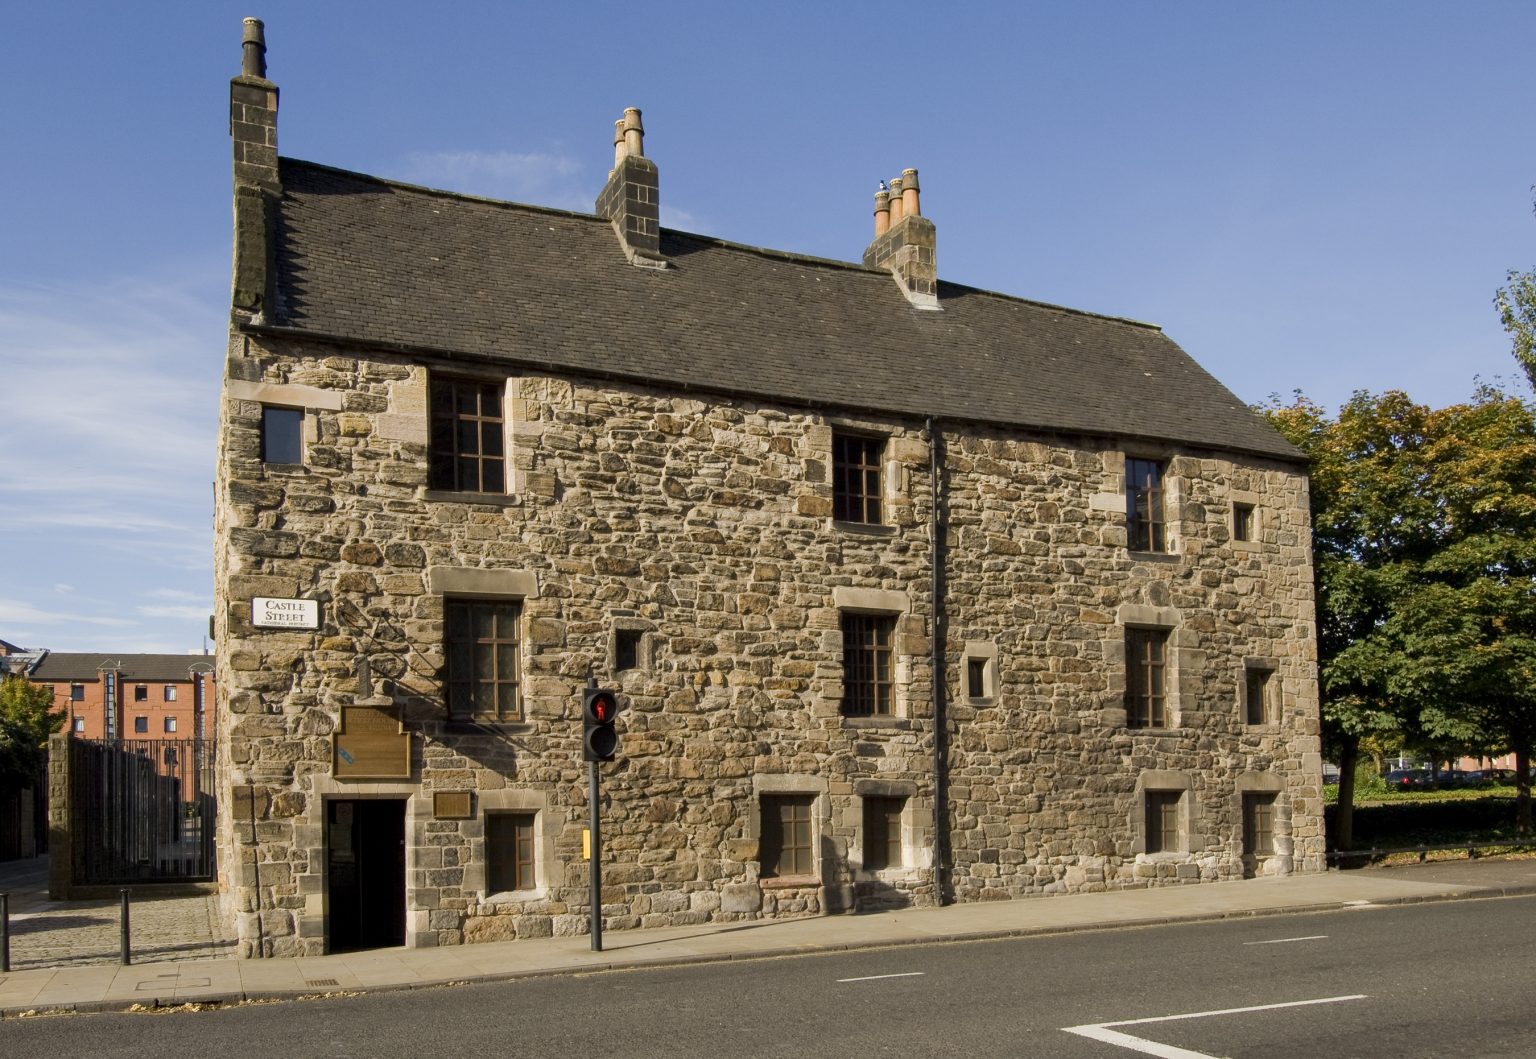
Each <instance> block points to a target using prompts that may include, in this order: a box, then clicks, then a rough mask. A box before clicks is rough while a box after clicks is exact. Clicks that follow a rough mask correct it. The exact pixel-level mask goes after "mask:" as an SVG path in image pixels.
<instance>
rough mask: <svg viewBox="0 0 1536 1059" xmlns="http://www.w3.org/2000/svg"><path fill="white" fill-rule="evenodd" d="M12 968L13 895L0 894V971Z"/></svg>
mask: <svg viewBox="0 0 1536 1059" xmlns="http://www.w3.org/2000/svg"><path fill="white" fill-rule="evenodd" d="M10 969H11V895H10V894H0V971H9V970H10Z"/></svg>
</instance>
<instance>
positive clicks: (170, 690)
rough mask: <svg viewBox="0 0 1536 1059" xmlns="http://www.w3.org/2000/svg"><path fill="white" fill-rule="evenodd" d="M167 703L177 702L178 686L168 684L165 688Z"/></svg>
mask: <svg viewBox="0 0 1536 1059" xmlns="http://www.w3.org/2000/svg"><path fill="white" fill-rule="evenodd" d="M165 701H166V702H175V701H176V685H175V684H167V685H166V686H165Z"/></svg>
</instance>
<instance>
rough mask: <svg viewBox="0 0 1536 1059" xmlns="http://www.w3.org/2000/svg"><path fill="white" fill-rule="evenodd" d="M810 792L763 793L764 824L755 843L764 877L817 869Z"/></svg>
mask: <svg viewBox="0 0 1536 1059" xmlns="http://www.w3.org/2000/svg"><path fill="white" fill-rule="evenodd" d="M814 802H815V797H814V795H810V794H782V795H765V796H764V797H763V805H762V813H763V828H762V835H761V839H760V841H759V843H758V853H757V857H758V864H759V865H760V866H761V868H762V875H763V878H765V879H769V878H773V877H774V876H776V875H810V874H811V873H812V872H814V871H815V870H816V861H815V856H814V853H815V850H814V849H813V848H812V838H813V835H812V831H813V828H812V827H811V806H812V804H813V803H814Z"/></svg>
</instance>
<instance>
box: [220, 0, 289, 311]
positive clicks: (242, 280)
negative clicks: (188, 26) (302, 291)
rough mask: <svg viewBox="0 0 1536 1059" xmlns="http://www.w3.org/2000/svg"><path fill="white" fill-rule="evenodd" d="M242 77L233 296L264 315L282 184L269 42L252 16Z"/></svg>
mask: <svg viewBox="0 0 1536 1059" xmlns="http://www.w3.org/2000/svg"><path fill="white" fill-rule="evenodd" d="M241 49H242V51H243V55H242V58H241V63H240V75H239V76H238V77H234V78H231V79H230V82H229V135H230V139H231V140H233V141H234V150H235V263H234V284H233V287H234V289H233V294H232V296H231V300H232V302H233V304H234V307H235V308H236V309H239V310H242V311H244V312H248V313H253V314H260V313H261V312H262V311H263V310H264V309H265V308H266V304H267V292H268V289H269V286H270V281H271V275H272V268H271V261H272V239H271V232H272V217H273V214H274V212H275V209H276V205H277V200H278V198H279V197H280V196H281V195H282V192H283V186H282V182H281V180H280V179H279V177H278V171H277V86H276V85H275V84H273V83H272V82H271V81H268V80H267V40H266V33H265V30H264V28H263V27H262V24H261V20H260V19H256V18H248V19H246V20H245V23H244V31H243V33H242V35H241Z"/></svg>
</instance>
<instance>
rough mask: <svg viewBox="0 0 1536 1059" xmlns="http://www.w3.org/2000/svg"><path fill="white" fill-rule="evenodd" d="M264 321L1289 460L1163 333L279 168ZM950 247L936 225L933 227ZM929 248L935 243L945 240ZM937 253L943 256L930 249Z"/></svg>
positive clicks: (381, 183)
mask: <svg viewBox="0 0 1536 1059" xmlns="http://www.w3.org/2000/svg"><path fill="white" fill-rule="evenodd" d="M281 178H282V184H283V198H282V203H281V207H280V209H279V217H278V221H277V224H276V226H275V228H276V231H275V240H276V250H275V260H276V281H275V287H276V296H275V299H274V311H273V312H272V313H270V314H269V315H268V317H267V319H265V320H264V321H263V324H264V325H266V326H270V327H276V328H281V329H284V330H289V329H291V330H293V331H297V332H301V333H303V334H305V335H308V336H312V337H316V338H326V337H328V338H340V339H345V340H351V341H358V342H362V343H365V344H369V345H376V346H379V347H381V348H385V349H397V350H403V351H409V352H416V353H422V352H436V353H442V354H447V355H453V354H461V355H463V354H467V355H472V356H476V357H489V358H492V359H495V360H502V361H505V362H507V363H508V364H509V366H523V367H525V368H529V369H535V370H553V371H559V372H563V373H572V372H574V373H579V374H590V375H596V376H609V377H615V378H624V379H632V380H636V381H642V382H646V383H654V384H659V385H663V386H666V385H671V386H676V387H679V388H692V389H704V390H712V391H725V392H731V393H737V394H747V395H752V396H756V397H759V398H764V399H769V400H773V399H779V400H783V401H787V402H790V403H794V404H809V405H813V406H822V407H834V408H846V409H852V410H864V411H878V412H890V413H898V414H901V415H907V416H916V417H924V416H929V415H932V416H935V417H938V418H942V419H952V420H962V421H973V422H981V423H991V424H998V425H1003V426H1008V427H1023V428H1035V429H1041V430H1045V431H1052V432H1066V433H1073V434H1088V435H1095V436H1100V437H1104V438H1110V439H1127V438H1143V439H1159V440H1168V441H1173V442H1181V443H1187V444H1191V445H1197V446H1205V447H1210V448H1214V449H1218V450H1238V451H1245V452H1249V453H1256V454H1262V455H1268V456H1273V457H1279V458H1281V459H1285V460H1299V459H1300V458H1301V457H1300V454H1299V453H1298V452H1297V451H1296V450H1295V449H1294V448H1293V447H1292V446H1291V445H1290V444H1289V443H1288V442H1286V441H1285V440H1284V439H1283V438H1281V437H1280V435H1279V434H1277V433H1276V432H1275V431H1274V430H1273V429H1271V428H1270V427H1269V425H1268V424H1266V423H1265V422H1264V421H1263V420H1262V419H1260V418H1259V417H1258V416H1256V415H1254V414H1253V413H1252V412H1251V411H1250V410H1249V409H1248V408H1247V406H1246V405H1244V404H1243V402H1242V401H1240V400H1239V399H1238V398H1237V397H1236V396H1234V395H1233V394H1232V393H1231V392H1230V391H1229V390H1227V389H1226V388H1225V387H1224V386H1222V385H1221V384H1220V383H1219V382H1217V381H1216V380H1215V379H1214V378H1213V377H1212V376H1211V375H1210V374H1208V373H1207V372H1206V371H1205V370H1204V369H1202V368H1201V367H1200V366H1199V365H1198V364H1196V363H1195V362H1194V360H1193V359H1191V358H1190V357H1189V355H1188V354H1186V353H1185V352H1184V351H1183V350H1182V349H1180V348H1179V347H1178V346H1177V345H1175V344H1174V343H1173V342H1172V341H1171V340H1170V339H1169V338H1168V337H1167V336H1166V335H1164V334H1163V332H1162V331H1161V330H1159V329H1158V328H1156V327H1154V326H1152V325H1149V324H1141V323H1136V322H1134V321H1129V320H1121V319H1116V318H1112V317H1105V316H1098V315H1094V314H1091V313H1083V312H1076V311H1073V310H1070V309H1063V308H1060V307H1057V306H1051V305H1045V304H1041V303H1037V302H1030V301H1025V300H1022V299H1019V298H1013V297H1008V296H1004V295H999V294H994V293H990V292H987V291H982V290H977V289H975V288H972V287H964V286H959V285H957V284H952V283H944V282H942V281H941V282H940V283H939V287H938V297H939V302H940V304H941V305H942V307H943V311H941V312H933V311H924V310H921V309H917V308H914V307H912V306H911V305H909V304H908V303H907V301H906V299H905V298H904V297H903V296H902V294H901V292H900V290H899V289H898V288H897V285H896V282H895V280H894V279H893V278H892V277H891V276H890V275H889V273H887V272H885V271H883V270H879V271H877V270H873V269H868V268H865V267H863V266H862V265H855V264H846V263H842V262H835V261H827V260H822V259H819V258H810V257H803V256H796V255H791V254H784V253H778V252H774V251H767V250H761V249H758V248H754V247H747V246H741V245H738V244H732V243H727V242H724V241H721V240H718V239H711V238H706V237H703V236H697V235H691V234H688V233H685V232H679V231H674V230H671V229H663V230H662V237H661V242H662V251H663V253H664V254H665V255H666V256H667V258H668V260H669V262H670V265H671V266H672V267H670V268H667V269H665V270H653V269H645V268H637V267H635V266H633V265H631V264H629V263H628V262H627V261H626V259H625V257H624V255H623V253H622V251H621V250H620V247H619V242H618V238H617V237H616V235H615V234H614V232H613V230H612V228H611V227H610V225H609V223H608V222H607V221H606V220H604V219H602V218H599V217H597V216H595V215H588V214H578V213H569V212H565V211H561V210H550V209H543V208H539V207H531V206H523V205H518V204H513V203H502V202H495V201H490V200H486V199H477V198H472V197H469V196H463V195H456V194H450V193H445V192H435V191H429V190H427V189H423V188H417V187H412V186H410V185H405V184H399V183H394V182H390V181H385V180H380V179H376V178H373V177H368V176H363V175H360V174H356V173H348V172H343V171H340V170H335V169H330V168H327V167H324V166H319V165H315V164H313V163H309V162H300V161H294V160H291V159H283V160H282V162H281ZM940 234H941V235H942V232H941V233H940ZM940 249H941V250H942V245H941V246H940ZM940 261H941V262H942V256H941V258H940Z"/></svg>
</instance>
